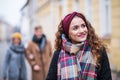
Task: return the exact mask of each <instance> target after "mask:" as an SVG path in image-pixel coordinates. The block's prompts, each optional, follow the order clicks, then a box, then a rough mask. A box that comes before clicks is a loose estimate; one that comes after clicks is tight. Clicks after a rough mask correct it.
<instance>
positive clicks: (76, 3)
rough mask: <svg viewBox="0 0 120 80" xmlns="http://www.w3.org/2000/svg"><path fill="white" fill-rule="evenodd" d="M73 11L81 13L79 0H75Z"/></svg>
mask: <svg viewBox="0 0 120 80" xmlns="http://www.w3.org/2000/svg"><path fill="white" fill-rule="evenodd" d="M73 11H79V0H74V2H73Z"/></svg>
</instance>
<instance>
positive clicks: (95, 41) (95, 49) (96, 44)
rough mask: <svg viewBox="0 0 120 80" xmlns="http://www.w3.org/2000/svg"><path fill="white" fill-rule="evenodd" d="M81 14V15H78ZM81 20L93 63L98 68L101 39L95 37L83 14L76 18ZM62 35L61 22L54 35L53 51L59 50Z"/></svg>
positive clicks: (101, 45)
mask: <svg viewBox="0 0 120 80" xmlns="http://www.w3.org/2000/svg"><path fill="white" fill-rule="evenodd" d="M80 14H81V13H80ZM78 17H80V18H82V19H83V20H84V22H85V24H86V26H87V29H88V36H87V40H88V41H89V44H90V45H91V51H92V53H93V55H94V56H95V62H96V64H97V65H98V66H99V61H100V59H101V48H102V47H103V46H104V44H103V43H102V41H101V39H100V38H99V37H98V36H97V35H96V33H95V30H94V28H93V27H92V25H91V24H90V22H89V21H88V20H87V19H86V18H85V16H84V15H83V14H81V16H78ZM63 33H64V31H63V27H62V21H61V22H60V24H59V25H58V31H57V33H56V39H55V49H56V50H60V49H61V47H62V38H61V35H62V34H63Z"/></svg>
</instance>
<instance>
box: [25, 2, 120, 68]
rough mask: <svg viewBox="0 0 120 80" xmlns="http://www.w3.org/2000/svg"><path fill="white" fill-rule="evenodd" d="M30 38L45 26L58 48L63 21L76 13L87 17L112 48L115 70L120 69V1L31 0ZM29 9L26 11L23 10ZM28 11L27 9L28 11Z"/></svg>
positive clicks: (28, 13)
mask: <svg viewBox="0 0 120 80" xmlns="http://www.w3.org/2000/svg"><path fill="white" fill-rule="evenodd" d="M28 1H29V3H28V4H27V5H26V7H27V15H28V17H29V23H28V24H29V29H30V35H31V34H32V33H33V29H34V27H35V26H36V25H42V26H43V29H44V32H45V34H46V35H47V37H48V39H50V41H52V44H53V45H54V39H55V33H56V31H57V26H58V24H59V22H60V20H61V19H62V18H63V17H64V16H65V15H66V14H68V13H70V12H72V11H79V12H81V13H83V14H85V16H86V17H87V19H88V20H89V21H90V22H91V24H92V25H93V27H94V28H95V30H96V33H97V34H98V35H99V36H100V37H101V38H102V39H103V40H104V41H105V42H106V43H107V44H108V45H109V46H108V48H110V51H109V53H110V54H109V57H110V61H111V63H112V64H111V67H112V68H115V69H117V70H120V63H119V61H120V58H119V57H120V31H119V30H120V1H119V0H28ZM23 10H25V9H23ZM25 11H26V10H25Z"/></svg>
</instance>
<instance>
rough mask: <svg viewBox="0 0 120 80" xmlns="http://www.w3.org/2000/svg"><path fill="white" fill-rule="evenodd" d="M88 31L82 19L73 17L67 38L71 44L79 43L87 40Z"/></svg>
mask: <svg viewBox="0 0 120 80" xmlns="http://www.w3.org/2000/svg"><path fill="white" fill-rule="evenodd" d="M87 35H88V29H87V26H86V24H85V22H84V21H83V19H82V18H80V17H77V16H75V17H74V18H73V20H72V21H71V23H70V28H69V38H70V39H71V41H72V43H75V44H76V43H80V42H82V41H85V40H86V39H87Z"/></svg>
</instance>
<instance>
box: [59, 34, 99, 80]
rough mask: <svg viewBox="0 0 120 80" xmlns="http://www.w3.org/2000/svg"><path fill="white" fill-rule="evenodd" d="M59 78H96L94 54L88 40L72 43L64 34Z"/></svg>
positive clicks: (77, 79) (74, 79) (67, 79)
mask: <svg viewBox="0 0 120 80" xmlns="http://www.w3.org/2000/svg"><path fill="white" fill-rule="evenodd" d="M62 46H63V47H62V49H61V51H60V54H59V58H58V80H96V77H97V74H96V72H95V62H94V56H93V54H92V53H91V47H90V45H89V43H88V42H87V41H84V42H82V43H80V44H72V43H71V42H70V41H68V40H67V38H66V37H65V35H64V34H62Z"/></svg>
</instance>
